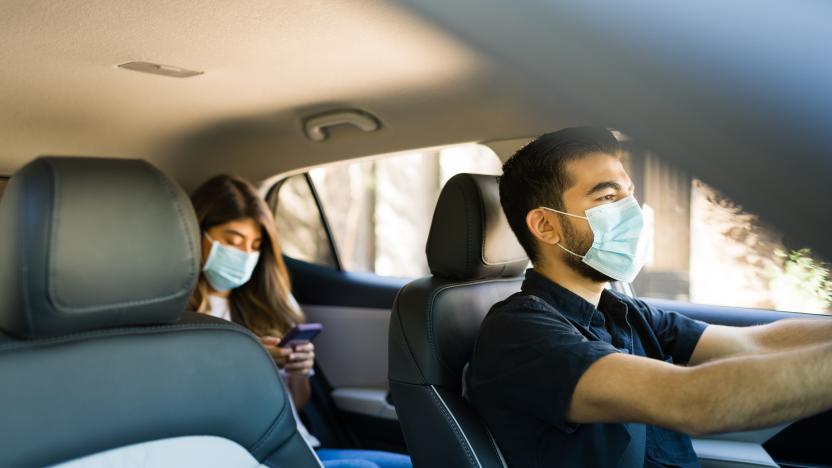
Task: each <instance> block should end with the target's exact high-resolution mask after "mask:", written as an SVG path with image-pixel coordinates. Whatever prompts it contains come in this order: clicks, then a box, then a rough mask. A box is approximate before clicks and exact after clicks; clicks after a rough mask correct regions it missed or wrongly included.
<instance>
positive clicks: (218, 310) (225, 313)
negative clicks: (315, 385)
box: [208, 294, 321, 448]
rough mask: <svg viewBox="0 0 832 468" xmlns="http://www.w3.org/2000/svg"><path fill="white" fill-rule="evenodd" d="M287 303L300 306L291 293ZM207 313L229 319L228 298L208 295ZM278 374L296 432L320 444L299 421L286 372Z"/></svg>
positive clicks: (311, 443)
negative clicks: (281, 379)
mask: <svg viewBox="0 0 832 468" xmlns="http://www.w3.org/2000/svg"><path fill="white" fill-rule="evenodd" d="M289 303H290V304H292V305H293V306H295V307H297V308H300V304H298V301H297V300H296V299H295V297H294V296H293V295H291V294H290V295H289ZM208 307H209V308H208V313H209V314H210V315H212V316H214V317H217V318H221V319H223V320H228V321H229V322H230V321H231V307H230V306H229V304H228V298H226V297H222V296H217V295H215V294H209V295H208ZM280 376H281V377H283V388H285V389H286V393H287V394H288V395H290V397H289V404H290V405H291V406H292V415H293V416H294V417H295V422H296V423H297V426H298V432H300V435H301V436H302V437H303V440H305V441H306V443H307V444H309V446H310V447H313V448H317V447H320V446H321V442H320V441H319V440H318V439H317V438H316V437H315V436H313V435H312V434H310V433H309V430H308V429H306V426H304V425H303V423H302V422H301V421H300V416H299V415H298V410H297V408H295V401H294V400H293V399H292V398H291V394H292V393H291V391H290V390H289V387H288V386H287V385H286V379H288V378H289V377H288V375H287V374H286V372H285V371H283V369H280Z"/></svg>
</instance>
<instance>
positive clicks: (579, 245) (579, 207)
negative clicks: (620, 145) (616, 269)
mask: <svg viewBox="0 0 832 468" xmlns="http://www.w3.org/2000/svg"><path fill="white" fill-rule="evenodd" d="M565 170H566V174H567V176H568V177H569V179H570V180H571V181H572V186H571V187H569V189H568V190H566V191H565V192H563V206H564V211H566V212H567V213H572V214H575V215H579V216H585V215H586V213H585V212H586V210H588V209H590V208H593V207H596V206H599V205H604V204H607V203H614V202H617V201H618V200H621V199H622V198H625V197H627V196H629V195H632V194H633V190H634V187H633V183H632V181H631V180H630V177H629V176H628V175H627V171H625V170H624V166H623V165H622V164H621V160H620V159H618V158H616V157H614V156H611V155H608V154H604V153H598V154H593V155H590V156H587V157H584V158H581V159H577V160H574V161H570V162H568V163H566V166H565ZM558 221H559V223H560V227H561V242H560V243H561V245H563V246H564V247H566V248H567V249H569V250H571V251H572V252H575V253H577V254H581V255H584V254H586V252H587V251H588V250H589V248H590V247H592V241H593V235H592V230H591V229H590V227H589V223H588V222H587V220H585V219H579V218H574V217H572V216H566V215H558ZM558 250H561V249H558ZM560 255H562V256H563V257H562V258H563V260H564V261H565V262H566V264H567V265H569V266H570V267H571V268H572V269H573V270H575V271H576V272H578V273H579V274H581V275H582V276H584V277H585V278H588V279H591V280H593V281H596V282H599V283H603V282H608V281H613V279H612V278H610V277H608V276H607V275H605V274H603V273H601V272H599V271H598V270H595V269H594V268H592V267H590V266H589V265H587V264H585V263H583V262H582V261H581V259H580V258H579V257H576V256H574V255H572V254H570V253H569V252H565V251H562V250H561V252H560Z"/></svg>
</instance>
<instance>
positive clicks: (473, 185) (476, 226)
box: [426, 174, 529, 281]
mask: <svg viewBox="0 0 832 468" xmlns="http://www.w3.org/2000/svg"><path fill="white" fill-rule="evenodd" d="M497 179H498V178H497V176H493V175H483V174H457V175H455V176H453V177H451V179H450V180H449V181H448V183H447V184H445V187H443V188H442V193H440V194H439V201H437V202H436V210H435V211H434V212H433V221H432V222H431V226H430V234H429V235H428V243H427V249H426V253H427V256H428V266H430V271H431V273H433V274H434V275H435V276H438V277H441V278H447V279H454V280H462V281H468V280H475V279H483V278H500V277H510V276H518V275H520V273H522V272H523V270H524V269H525V268H526V265H527V264H528V263H529V259H528V257H527V256H526V252H525V251H524V250H523V248H522V247H521V246H520V243H519V242H518V241H517V238H516V237H515V236H514V233H513V232H512V231H511V228H510V227H509V225H508V221H507V220H506V217H505V214H503V210H502V207H501V206H500V192H499V189H498V185H497Z"/></svg>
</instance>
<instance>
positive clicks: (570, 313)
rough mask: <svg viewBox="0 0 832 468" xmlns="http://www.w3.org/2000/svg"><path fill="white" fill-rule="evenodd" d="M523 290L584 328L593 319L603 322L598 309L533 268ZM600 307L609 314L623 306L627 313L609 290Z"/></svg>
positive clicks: (621, 303)
mask: <svg viewBox="0 0 832 468" xmlns="http://www.w3.org/2000/svg"><path fill="white" fill-rule="evenodd" d="M522 290H523V292H525V293H527V294H533V295H535V296H537V297H539V298H540V299H543V300H544V301H546V303H548V304H549V305H551V306H552V307H554V308H555V309H557V310H558V312H560V313H561V314H563V315H564V316H565V317H566V318H568V319H570V320H572V321H575V322H577V323H580V324H581V325H582V326H585V327H586V326H589V324H590V322H592V320H593V318H597V319H598V320H603V314H598V315H597V316H596V314H595V313H596V312H598V308H597V307H595V306H594V305H592V304H591V303H590V302H588V301H587V300H586V299H584V298H582V297H581V296H579V295H577V294H575V293H573V292H572V291H570V290H568V289H566V288H564V287H563V286H561V285H559V284H557V283H555V282H554V281H552V280H550V279H549V278H547V277H545V276H543V275H542V274H540V273H538V272H537V271H535V270H534V269H533V268H529V269H528V270H526V279H525V280H524V281H523V286H522ZM599 306H600V308H602V309H604V310H605V311H607V312H616V311H617V309H618V308H620V307H622V306H623V307H624V311H625V313H626V304H624V303H623V302H622V301H621V299H619V298H618V296H616V295H615V293H613V292H611V291H610V290H608V289H605V290H604V291H603V292H602V293H601V298H600V300H599Z"/></svg>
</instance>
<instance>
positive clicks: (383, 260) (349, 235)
mask: <svg viewBox="0 0 832 468" xmlns="http://www.w3.org/2000/svg"><path fill="white" fill-rule="evenodd" d="M500 171H501V163H500V160H499V158H498V157H497V155H496V154H494V152H493V151H491V149H489V148H488V147H486V146H482V145H475V144H467V145H460V146H453V147H447V148H440V149H428V150H419V151H412V152H407V153H397V154H393V155H381V156H376V157H372V158H366V159H362V160H360V161H357V162H351V163H346V164H343V163H342V164H335V165H329V166H324V167H319V168H315V169H312V170H311V171H309V176H310V178H311V180H312V182H313V185H314V190H315V192H316V193H317V195H318V197H319V199H320V204H321V207H322V208H323V213H324V218H325V219H326V221H327V224H328V227H329V230H330V232H331V233H332V239H333V241H334V244H335V246H336V250H337V256H338V260H339V262H340V265H341V267H342V268H343V269H344V270H347V271H355V272H368V273H375V274H378V275H384V276H396V277H418V276H425V275H427V274H428V273H429V270H428V266H427V260H426V258H425V243H426V242H427V236H428V230H429V229H430V223H431V218H432V216H433V209H434V207H435V205H436V200H437V198H438V197H439V191H440V189H441V188H442V186H443V185H444V184H445V182H447V180H448V179H450V178H451V177H452V176H454V175H455V174H458V173H460V172H474V173H483V174H499V173H500ZM296 177H297V176H296ZM281 191H282V189H281ZM281 202H282V195H281V200H280V201H279V203H281ZM289 211H290V209H289V208H288V207H287V208H285V209H284V211H281V208H278V212H279V213H278V218H280V217H281V216H285V217H286V218H285V219H284V220H282V221H281V220H278V223H279V224H280V223H284V229H290V228H291V225H292V223H291V222H289V221H288V217H289V216H293V215H289V214H288V213H289ZM280 213H285V215H282V214H280ZM319 229H320V230H321V232H322V231H323V228H322V227H319ZM287 255H290V256H291V255H292V254H291V253H289V251H288V250H287Z"/></svg>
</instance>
